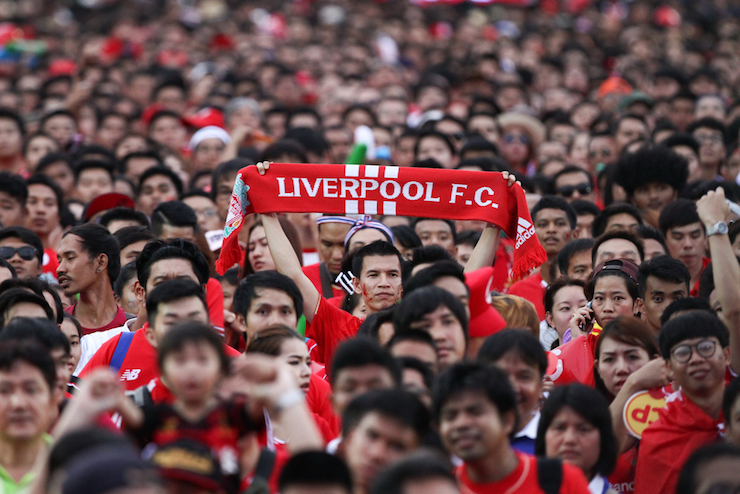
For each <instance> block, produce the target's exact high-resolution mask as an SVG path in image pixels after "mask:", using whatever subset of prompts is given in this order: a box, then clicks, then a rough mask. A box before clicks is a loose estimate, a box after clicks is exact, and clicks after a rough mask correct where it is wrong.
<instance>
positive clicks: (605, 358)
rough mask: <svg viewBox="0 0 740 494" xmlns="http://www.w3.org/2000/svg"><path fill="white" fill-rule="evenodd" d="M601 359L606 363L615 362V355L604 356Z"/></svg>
mask: <svg viewBox="0 0 740 494" xmlns="http://www.w3.org/2000/svg"><path fill="white" fill-rule="evenodd" d="M601 361H602V362H604V363H606V364H608V363H610V362H613V361H614V358H613V357H603V358H602V359H601Z"/></svg>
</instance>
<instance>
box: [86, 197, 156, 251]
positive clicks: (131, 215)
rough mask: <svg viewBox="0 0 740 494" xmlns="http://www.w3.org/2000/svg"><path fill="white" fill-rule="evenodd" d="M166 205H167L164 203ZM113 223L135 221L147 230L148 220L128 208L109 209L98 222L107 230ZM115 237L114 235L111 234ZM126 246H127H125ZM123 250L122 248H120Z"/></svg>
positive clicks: (143, 215) (142, 214) (140, 213)
mask: <svg viewBox="0 0 740 494" xmlns="http://www.w3.org/2000/svg"><path fill="white" fill-rule="evenodd" d="M164 204H167V203H164ZM114 221H135V222H137V223H138V224H139V225H141V226H143V227H147V230H148V229H149V218H147V216H146V215H145V214H144V213H142V212H141V211H136V210H135V209H130V208H113V209H109V210H108V211H106V212H105V213H103V215H102V216H101V217H100V219H99V220H98V223H100V224H101V225H103V226H104V227H106V228H108V226H109V225H110V224H111V223H113V222H114ZM126 228H137V227H126ZM113 235H115V233H114V234H113ZM126 245H128V244H126ZM121 248H123V246H122V247H121Z"/></svg>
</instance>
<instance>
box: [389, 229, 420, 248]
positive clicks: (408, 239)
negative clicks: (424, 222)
mask: <svg viewBox="0 0 740 494" xmlns="http://www.w3.org/2000/svg"><path fill="white" fill-rule="evenodd" d="M391 231H392V232H393V237H394V238H395V239H396V242H398V243H399V244H401V246H403V248H404V249H413V248H415V247H421V239H420V238H419V236H418V235H417V234H416V232H415V231H414V229H413V228H411V227H410V226H408V225H396V226H394V227H391Z"/></svg>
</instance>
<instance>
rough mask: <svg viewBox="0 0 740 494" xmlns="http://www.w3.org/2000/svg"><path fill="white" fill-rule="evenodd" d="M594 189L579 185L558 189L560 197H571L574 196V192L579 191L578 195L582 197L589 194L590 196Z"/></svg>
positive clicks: (586, 185)
mask: <svg viewBox="0 0 740 494" xmlns="http://www.w3.org/2000/svg"><path fill="white" fill-rule="evenodd" d="M592 190H593V189H592V188H591V186H590V185H588V184H585V183H584V184H578V185H566V186H565V187H560V188H559V189H558V195H561V196H563V197H570V196H572V195H573V192H575V191H578V193H579V194H580V195H582V196H585V195H587V194H590V193H591V191H592Z"/></svg>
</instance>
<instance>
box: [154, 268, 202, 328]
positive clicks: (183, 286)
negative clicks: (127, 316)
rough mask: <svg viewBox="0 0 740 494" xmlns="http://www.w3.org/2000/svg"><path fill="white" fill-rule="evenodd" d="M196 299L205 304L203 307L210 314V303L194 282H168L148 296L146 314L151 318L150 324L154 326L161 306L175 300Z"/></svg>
mask: <svg viewBox="0 0 740 494" xmlns="http://www.w3.org/2000/svg"><path fill="white" fill-rule="evenodd" d="M190 297H196V298H198V299H199V300H200V301H201V302H203V307H204V308H205V310H206V314H207V313H208V302H206V295H205V293H203V287H202V286H201V285H199V284H198V283H196V282H194V281H193V280H188V279H174V280H168V281H165V282H162V283H160V284H159V285H157V286H155V287H154V288H153V289H152V291H151V293H148V294H147V296H146V313H147V316H148V317H149V324H150V325H154V320H155V319H156V318H157V312H158V311H159V306H160V304H166V303H169V302H172V301H174V300H180V299H183V298H190Z"/></svg>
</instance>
